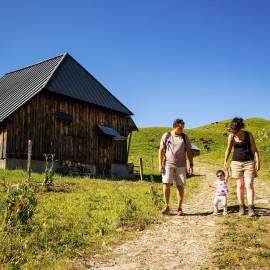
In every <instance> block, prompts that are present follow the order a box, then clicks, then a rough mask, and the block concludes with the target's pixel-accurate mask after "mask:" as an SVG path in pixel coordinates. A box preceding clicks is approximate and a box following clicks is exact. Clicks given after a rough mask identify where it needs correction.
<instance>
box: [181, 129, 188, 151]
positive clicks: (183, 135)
mask: <svg viewBox="0 0 270 270" xmlns="http://www.w3.org/2000/svg"><path fill="white" fill-rule="evenodd" d="M186 136H187V135H186V134H185V133H181V137H182V139H183V141H184V145H185V151H187V137H186Z"/></svg>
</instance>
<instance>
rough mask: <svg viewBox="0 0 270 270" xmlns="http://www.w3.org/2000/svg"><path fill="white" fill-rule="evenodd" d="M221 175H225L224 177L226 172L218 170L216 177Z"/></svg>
mask: <svg viewBox="0 0 270 270" xmlns="http://www.w3.org/2000/svg"><path fill="white" fill-rule="evenodd" d="M220 173H221V174H223V175H224V176H225V172H224V171H223V170H218V171H217V172H216V176H218V175H219V174H220Z"/></svg>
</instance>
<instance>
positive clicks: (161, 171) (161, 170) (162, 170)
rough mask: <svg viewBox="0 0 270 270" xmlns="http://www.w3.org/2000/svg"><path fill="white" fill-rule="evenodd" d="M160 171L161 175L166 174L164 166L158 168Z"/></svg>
mask: <svg viewBox="0 0 270 270" xmlns="http://www.w3.org/2000/svg"><path fill="white" fill-rule="evenodd" d="M158 170H159V172H160V174H163V173H164V166H163V165H159V166H158Z"/></svg>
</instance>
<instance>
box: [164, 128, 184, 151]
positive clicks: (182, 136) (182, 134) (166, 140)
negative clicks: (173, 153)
mask: <svg viewBox="0 0 270 270" xmlns="http://www.w3.org/2000/svg"><path fill="white" fill-rule="evenodd" d="M171 135H172V134H171V132H168V133H167V134H166V137H165V140H164V144H165V146H166V148H167V143H168V140H169V138H170V137H171ZM180 137H181V138H182V139H183V141H184V145H185V152H186V151H187V147H186V145H187V139H186V134H185V133H181V135H180Z"/></svg>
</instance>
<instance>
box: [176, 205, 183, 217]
mask: <svg viewBox="0 0 270 270" xmlns="http://www.w3.org/2000/svg"><path fill="white" fill-rule="evenodd" d="M176 214H177V216H183V215H184V213H183V210H182V208H181V207H178V208H177V211H176Z"/></svg>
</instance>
